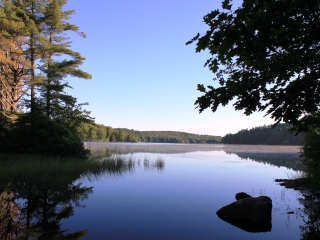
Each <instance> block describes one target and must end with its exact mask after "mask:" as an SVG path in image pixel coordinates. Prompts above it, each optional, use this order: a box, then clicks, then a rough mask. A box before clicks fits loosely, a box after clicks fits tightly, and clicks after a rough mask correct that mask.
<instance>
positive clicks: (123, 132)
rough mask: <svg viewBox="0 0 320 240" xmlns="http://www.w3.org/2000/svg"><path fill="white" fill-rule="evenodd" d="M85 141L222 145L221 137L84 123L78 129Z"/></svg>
mask: <svg viewBox="0 0 320 240" xmlns="http://www.w3.org/2000/svg"><path fill="white" fill-rule="evenodd" d="M78 132H79V134H80V137H81V139H82V140H83V141H92V142H158V143H207V144H211V143H220V142H221V138H222V137H220V136H211V135H198V134H192V133H185V132H176V131H136V130H133V129H131V130H130V129H126V128H112V127H106V126H104V125H102V124H92V123H83V124H81V126H80V127H79V129H78Z"/></svg>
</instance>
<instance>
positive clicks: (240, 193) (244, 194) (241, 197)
mask: <svg viewBox="0 0 320 240" xmlns="http://www.w3.org/2000/svg"><path fill="white" fill-rule="evenodd" d="M247 197H251V196H250V195H249V194H247V193H245V192H239V193H237V194H236V199H237V200H240V199H244V198H247Z"/></svg>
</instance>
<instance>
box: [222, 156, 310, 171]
mask: <svg viewBox="0 0 320 240" xmlns="http://www.w3.org/2000/svg"><path fill="white" fill-rule="evenodd" d="M227 153H229V154H231V153H233V154H236V155H238V156H239V157H240V158H242V159H251V160H253V161H256V162H261V163H264V164H270V165H273V166H277V167H282V166H283V167H287V168H291V169H293V170H304V165H303V164H302V163H301V159H300V158H299V155H298V154H296V153H261V152H228V151H227Z"/></svg>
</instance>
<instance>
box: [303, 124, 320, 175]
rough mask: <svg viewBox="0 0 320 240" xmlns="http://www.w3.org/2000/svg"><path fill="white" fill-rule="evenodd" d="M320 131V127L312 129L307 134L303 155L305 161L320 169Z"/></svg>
mask: <svg viewBox="0 0 320 240" xmlns="http://www.w3.org/2000/svg"><path fill="white" fill-rule="evenodd" d="M319 143H320V132H319V129H310V130H309V131H308V132H307V134H306V135H305V144H304V146H303V148H302V152H301V156H302V157H303V158H304V160H303V162H304V164H306V165H307V166H309V167H311V168H317V169H318V170H319V169H320V148H319Z"/></svg>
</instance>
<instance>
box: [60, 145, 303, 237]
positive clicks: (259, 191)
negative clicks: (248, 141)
mask: <svg viewBox="0 0 320 240" xmlns="http://www.w3.org/2000/svg"><path fill="white" fill-rule="evenodd" d="M88 147H90V148H92V149H93V150H94V151H100V154H101V153H102V154H104V153H105V154H106V155H112V153H114V152H116V154H118V155H119V154H120V155H122V156H125V157H126V158H128V159H132V160H134V161H136V163H137V164H136V166H135V168H134V169H133V170H132V171H128V172H125V173H122V174H120V175H112V174H111V175H108V174H106V175H104V176H98V177H96V178H91V179H79V180H78V182H81V183H82V184H83V185H84V186H93V193H92V194H90V195H89V198H88V199H87V200H85V201H83V202H84V204H85V205H86V206H85V207H83V208H80V207H79V208H75V211H74V216H73V217H70V218H69V219H67V220H64V221H63V222H62V224H63V226H64V228H65V229H69V231H70V232H76V231H80V230H83V229H87V230H88V232H87V235H85V237H84V239H301V238H303V234H304V232H306V231H309V230H308V226H306V223H305V221H306V219H307V218H308V216H307V215H306V214H305V213H304V209H305V206H304V205H303V204H301V199H303V198H304V195H303V194H302V193H300V192H298V191H295V190H289V189H285V188H284V187H282V186H279V185H278V183H276V182H274V179H276V178H288V177H292V176H295V175H297V174H298V170H299V167H301V166H300V165H299V163H298V150H297V147H270V146H223V145H199V146H194V145H193V146H190V145H174V144H93V143H88ZM189 147H190V150H188V149H189ZM157 162H163V163H164V165H160V167H159V166H158V165H157ZM285 163H287V164H288V165H289V166H290V167H289V168H288V167H286V166H284V165H285ZM241 191H243V192H246V193H248V194H250V195H252V196H254V197H257V196H261V195H266V196H269V197H270V198H271V199H272V203H273V209H272V229H271V231H270V232H264V233H251V232H246V231H244V230H242V229H240V228H237V227H235V226H233V225H230V224H229V223H227V222H224V221H223V220H221V219H219V218H218V217H217V215H216V211H217V210H218V209H219V208H221V207H222V206H225V205H227V204H229V203H231V202H233V201H235V197H234V196H235V194H236V193H237V192H241ZM288 212H294V213H293V214H288ZM303 227H304V228H307V229H306V230H304V231H303V230H302V228H303Z"/></svg>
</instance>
